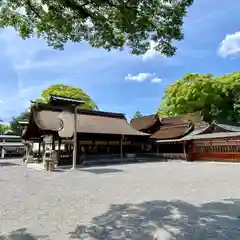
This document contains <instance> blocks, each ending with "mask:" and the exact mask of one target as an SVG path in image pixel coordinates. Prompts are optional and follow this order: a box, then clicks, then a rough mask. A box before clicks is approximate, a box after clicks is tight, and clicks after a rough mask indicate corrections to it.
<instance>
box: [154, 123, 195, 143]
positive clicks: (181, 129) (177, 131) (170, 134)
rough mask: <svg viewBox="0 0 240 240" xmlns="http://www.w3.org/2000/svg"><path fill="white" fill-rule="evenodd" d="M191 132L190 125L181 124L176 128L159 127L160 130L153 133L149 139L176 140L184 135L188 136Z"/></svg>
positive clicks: (191, 126)
mask: <svg viewBox="0 0 240 240" xmlns="http://www.w3.org/2000/svg"><path fill="white" fill-rule="evenodd" d="M192 130H193V125H191V124H181V125H176V126H169V127H168V126H163V127H160V129H159V130H158V131H157V132H155V133H154V134H153V135H152V136H151V138H154V139H166V140H167V139H178V138H181V137H183V136H185V135H186V134H188V133H189V132H190V131H192Z"/></svg>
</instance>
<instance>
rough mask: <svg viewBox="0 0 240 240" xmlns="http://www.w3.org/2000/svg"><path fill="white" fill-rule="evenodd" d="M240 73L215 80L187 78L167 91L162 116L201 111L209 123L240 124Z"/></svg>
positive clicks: (195, 77)
mask: <svg viewBox="0 0 240 240" xmlns="http://www.w3.org/2000/svg"><path fill="white" fill-rule="evenodd" d="M239 92H240V72H235V73H232V74H227V75H222V76H218V77H214V76H213V75H212V74H205V75H201V74H186V75H185V76H184V77H183V78H182V79H179V80H177V81H176V82H175V83H173V84H172V85H170V86H168V87H167V88H166V90H165V95H164V97H163V100H162V102H161V104H160V107H159V109H158V113H159V115H161V113H162V114H165V115H169V116H171V115H181V114H186V113H192V112H196V111H201V112H202V114H203V116H204V118H205V120H206V121H209V122H210V121H212V120H219V121H221V122H226V123H234V124H237V123H240V111H239V110H240V104H239V103H240V97H239V96H240V94H239Z"/></svg>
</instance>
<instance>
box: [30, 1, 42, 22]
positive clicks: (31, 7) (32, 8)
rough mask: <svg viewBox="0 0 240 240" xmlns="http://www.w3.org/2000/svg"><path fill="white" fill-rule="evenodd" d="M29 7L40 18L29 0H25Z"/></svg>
mask: <svg viewBox="0 0 240 240" xmlns="http://www.w3.org/2000/svg"><path fill="white" fill-rule="evenodd" d="M26 3H27V5H28V7H29V9H30V10H31V11H32V12H33V13H34V14H35V15H36V16H37V17H38V18H41V16H40V14H39V12H37V10H36V9H35V8H34V7H33V5H32V4H31V0H27V1H26Z"/></svg>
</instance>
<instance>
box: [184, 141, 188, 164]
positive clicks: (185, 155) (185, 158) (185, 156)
mask: <svg viewBox="0 0 240 240" xmlns="http://www.w3.org/2000/svg"><path fill="white" fill-rule="evenodd" d="M183 154H184V160H185V161H187V154H186V142H185V141H184V142H183Z"/></svg>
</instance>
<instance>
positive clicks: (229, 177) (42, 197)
mask: <svg viewBox="0 0 240 240" xmlns="http://www.w3.org/2000/svg"><path fill="white" fill-rule="evenodd" d="M0 232H1V234H2V235H1V236H0V240H5V239H12V240H23V239H24V240H35V239H51V240H55V239H56V240H65V239H106V240H108V239H109V240H110V239H121V240H123V239H134V240H140V239H143V240H148V239H159V240H168V239H171V240H173V239H178V240H194V239H199V240H202V239H218V240H223V239H231V240H235V239H240V164H229V163H185V162H162V163H160V162H159V163H143V164H128V165H113V166H107V167H92V168H86V169H78V170H74V171H73V170H62V171H58V172H52V173H50V172H44V171H39V170H36V169H31V168H28V169H26V168H25V167H24V166H22V165H20V160H17V159H15V160H6V159H4V160H2V159H1V160H0Z"/></svg>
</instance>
